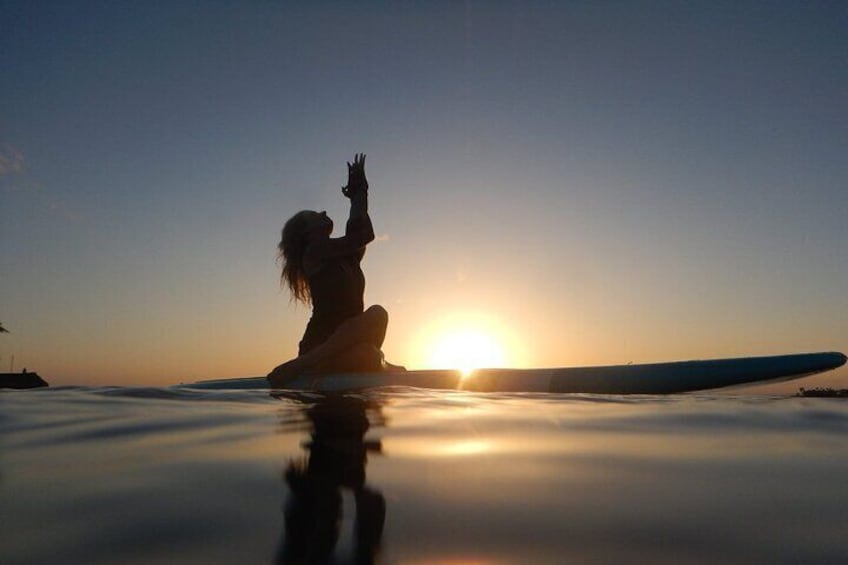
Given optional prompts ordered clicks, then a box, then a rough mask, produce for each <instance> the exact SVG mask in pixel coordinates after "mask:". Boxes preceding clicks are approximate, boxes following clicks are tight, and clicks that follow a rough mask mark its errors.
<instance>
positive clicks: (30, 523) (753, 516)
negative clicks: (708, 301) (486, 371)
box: [0, 388, 848, 565]
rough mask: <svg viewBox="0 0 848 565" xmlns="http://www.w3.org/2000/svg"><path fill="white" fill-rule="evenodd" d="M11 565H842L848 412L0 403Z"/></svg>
mask: <svg viewBox="0 0 848 565" xmlns="http://www.w3.org/2000/svg"><path fill="white" fill-rule="evenodd" d="M0 408H2V409H0V524H2V525H3V532H2V534H0V562H2V563H3V565H8V564H17V563H21V564H24V563H26V564H31V563H36V564H39V563H55V562H56V561H57V556H60V557H61V560H62V561H63V562H66V563H84V564H86V565H88V564H95V565H96V564H101V563H102V564H107V563H108V564H111V563H174V562H179V563H204V564H207V563H268V562H274V561H276V562H279V563H316V562H332V563H357V562H358V563H368V562H375V563H387V564H394V563H469V562H474V563H599V562H600V563H669V564H671V563H674V564H677V563H842V562H844V558H845V555H848V541H846V535H845V532H846V531H848V514H846V512H845V503H846V502H848V499H846V495H845V477H846V476H848V449H846V443H845V437H846V435H847V434H848V403H845V402H844V401H840V400H831V399H800V398H776V397H761V398H757V397H735V398H734V397H728V396H715V397H713V396H709V395H685V396H674V397H654V396H645V397H609V396H585V395H551V394H547V395H545V394H540V395H527V394H524V395H521V394H500V395H494V394H476V393H467V392H440V391H427V392H423V391H416V390H410V389H398V390H393V391H383V392H373V393H367V394H366V393H363V394H361V395H348V396H336V397H322V396H316V395H300V396H297V397H280V398H272V397H269V395H268V393H267V391H264V392H263V391H228V392H214V391H213V392H210V391H202V392H201V391H192V390H190V389H121V388H109V389H91V388H88V389H86V388H80V389H68V388H66V389H62V388H56V389H48V390H45V391H39V392H16V393H0Z"/></svg>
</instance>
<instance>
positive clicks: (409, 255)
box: [0, 0, 848, 385]
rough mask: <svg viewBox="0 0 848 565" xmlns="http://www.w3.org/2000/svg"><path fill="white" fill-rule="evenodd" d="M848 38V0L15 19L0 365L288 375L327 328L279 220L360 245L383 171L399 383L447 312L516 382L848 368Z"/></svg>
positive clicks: (11, 17)
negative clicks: (359, 197) (652, 372)
mask: <svg viewBox="0 0 848 565" xmlns="http://www.w3.org/2000/svg"><path fill="white" fill-rule="evenodd" d="M846 29H848V7H847V6H846V4H845V3H844V2H803V3H802V2H752V3H749V2H738V1H732V2H702V3H681V2H542V1H537V2H534V1H529V2H357V3H348V2H324V3H320V2H289V1H286V2H275V1H270V0H265V1H260V0H254V1H244V2H234V1H220V2H215V1H204V2H188V1H187V2H173V3H170V2H166V3H153V2H39V1H31V0H28V1H23V2H8V1H0V69H2V70H1V71H0V199H2V200H0V322H2V323H3V325H4V326H5V327H6V328H7V329H9V330H10V331H11V332H12V333H11V334H3V335H2V336H0V370H8V368H9V366H10V363H11V356H12V355H14V356H15V368H16V369H20V368H22V367H27V368H28V369H29V370H37V371H38V372H39V373H40V374H41V375H42V376H44V377H45V378H46V379H47V380H49V381H50V382H51V383H52V384H153V385H160V384H173V383H176V382H180V381H192V380H197V379H202V378H214V377H227V376H240V375H254V374H264V373H266V372H267V371H268V370H269V369H270V368H272V367H273V366H274V365H276V364H278V363H280V362H282V361H283V360H285V359H286V358H288V357H290V356H292V355H294V353H295V351H296V345H297V341H298V340H299V338H300V335H301V333H302V331H303V328H304V326H305V323H306V320H307V318H308V314H309V313H308V310H307V309H304V308H303V307H295V306H294V305H290V304H289V302H288V296H287V294H286V293H285V292H283V291H282V290H281V289H280V287H279V267H278V265H277V264H276V263H275V246H276V243H277V241H278V239H279V230H280V228H281V226H282V224H283V222H284V221H285V220H286V219H287V218H288V217H289V216H291V215H292V214H293V213H295V212H297V211H298V210H300V209H304V208H309V209H317V210H327V211H328V213H329V214H330V215H331V216H332V217H333V218H335V219H336V224H337V226H341V225H343V221H344V218H345V214H346V205H347V201H346V199H344V198H343V197H342V196H341V195H340V192H339V187H340V186H341V184H343V183H344V181H345V177H346V167H345V161H346V160H350V159H351V158H352V157H353V154H354V153H355V152H359V151H362V152H366V153H368V163H367V171H368V174H369V180H370V183H371V213H372V217H373V219H374V224H375V228H376V231H377V233H378V236H379V237H378V241H376V242H375V243H374V244H372V246H371V247H370V248H369V251H368V254H367V256H366V260H365V262H364V269H365V272H366V276H367V279H368V287H367V290H366V303H368V304H373V303H379V304H383V305H384V306H386V308H387V309H388V310H389V313H390V316H391V322H390V327H389V335H388V337H387V341H386V344H385V350H386V353H387V355H388V357H389V358H390V360H392V361H395V362H399V363H406V364H407V365H408V366H412V367H416V366H424V365H426V358H427V352H426V348H427V346H428V343H429V342H428V341H427V340H432V339H434V338H433V334H434V333H438V332H440V331H444V330H445V329H446V328H448V327H450V324H451V320H460V321H462V320H471V321H472V322H473V323H476V324H484V325H487V326H488V327H491V328H493V330H492V331H495V332H496V333H497V334H498V335H500V336H501V338H502V339H503V340H504V341H505V343H506V344H507V349H508V351H507V357H508V359H509V364H512V365H516V366H565V365H593V364H607V363H610V364H613V363H616V364H617V363H627V362H650V361H663V360H676V359H690V358H706V357H731V356H742V355H760V354H779V353H791V352H802V351H818V350H822V351H827V350H842V351H845V350H848V297H846V290H848V221H846V212H848V185H846V182H847V181H848V105H846V100H848V33H846ZM428 336H429V337H428ZM835 374H836V375H837V376H844V375H846V374H848V373H846V372H845V371H842V372H837V373H835ZM839 383H840V384H842V385H844V384H845V383H844V380H840V381H839Z"/></svg>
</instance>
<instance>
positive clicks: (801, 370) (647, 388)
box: [181, 352, 846, 394]
mask: <svg viewBox="0 0 848 565" xmlns="http://www.w3.org/2000/svg"><path fill="white" fill-rule="evenodd" d="M845 361H846V357H845V355H843V354H842V353H837V352H829V353H801V354H795V355H777V356H770V357H743V358H738V359H711V360H703V361H702V360H698V361H676V362H671V363H650V364H643V365H610V366H603V367H565V368H556V369H477V370H475V371H473V372H472V373H471V374H470V375H467V376H463V375H462V373H460V372H459V371H456V370H416V371H405V372H394V371H392V372H389V371H385V372H378V373H342V374H330V375H309V376H306V375H305V376H301V377H299V378H297V379H294V380H293V381H292V382H290V383H289V384H288V386H287V387H286V389H287V390H297V391H314V392H344V391H355V390H362V389H367V388H377V387H388V386H408V387H416V388H427V389H453V390H470V391H477V392H563V393H578V392H579V393H592V394H671V393H678V392H692V391H696V390H707V389H713V388H722V387H727V386H735V385H743V384H752V383H762V382H772V381H782V380H790V379H797V378H801V377H806V376H809V375H813V374H816V373H821V372H824V371H829V370H831V369H835V368H837V367H840V366H842V365H844V364H845ZM181 386H187V387H190V388H199V389H212V390H226V389H267V388H270V385H269V383H268V380H267V379H266V378H265V377H243V378H236V379H219V380H210V381H200V382H197V383H194V384H188V385H181Z"/></svg>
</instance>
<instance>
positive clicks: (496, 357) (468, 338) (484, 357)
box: [430, 329, 505, 375]
mask: <svg viewBox="0 0 848 565" xmlns="http://www.w3.org/2000/svg"><path fill="white" fill-rule="evenodd" d="M504 364H505V359H504V352H503V347H502V346H501V345H500V344H499V343H498V342H497V340H496V339H495V338H494V337H492V336H491V335H488V334H486V333H484V332H482V331H479V330H473V329H458V330H453V331H448V332H446V333H445V334H443V335H441V336H440V337H439V338H438V339H437V340H436V341H435V342H434V343H433V348H432V352H431V353H430V365H431V366H433V367H439V368H451V369H459V370H460V371H462V373H463V374H464V375H468V374H469V373H471V371H473V370H474V369H477V368H480V367H503V366H504Z"/></svg>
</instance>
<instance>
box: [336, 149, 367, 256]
mask: <svg viewBox="0 0 848 565" xmlns="http://www.w3.org/2000/svg"><path fill="white" fill-rule="evenodd" d="M342 194H344V195H345V196H347V197H348V198H349V199H350V216H349V217H348V220H347V225H346V226H345V237H347V238H349V239H350V240H351V243H353V242H356V243H361V245H362V246H365V245H367V244H368V243H370V242H371V241H374V226H373V225H372V224H371V217H370V216H369V215H368V179H367V178H366V177H365V154H364V153H357V154H356V156H355V157H354V158H353V164H350V163H348V164H347V185H346V186H343V187H342Z"/></svg>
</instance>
